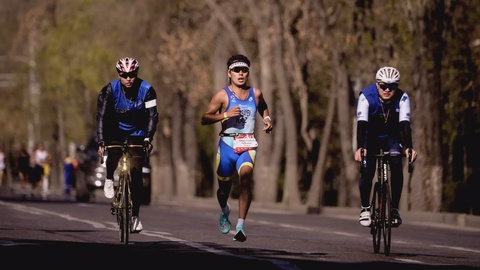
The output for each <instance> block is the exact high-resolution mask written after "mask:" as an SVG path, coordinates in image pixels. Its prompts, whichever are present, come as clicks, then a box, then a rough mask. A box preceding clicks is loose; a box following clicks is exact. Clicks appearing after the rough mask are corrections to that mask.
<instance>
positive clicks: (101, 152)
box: [97, 141, 105, 156]
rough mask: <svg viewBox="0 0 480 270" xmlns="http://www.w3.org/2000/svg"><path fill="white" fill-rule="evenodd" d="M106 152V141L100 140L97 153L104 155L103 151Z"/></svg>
mask: <svg viewBox="0 0 480 270" xmlns="http://www.w3.org/2000/svg"><path fill="white" fill-rule="evenodd" d="M104 152H105V142H104V141H101V142H98V150H97V153H98V154H99V155H100V156H103V153H104Z"/></svg>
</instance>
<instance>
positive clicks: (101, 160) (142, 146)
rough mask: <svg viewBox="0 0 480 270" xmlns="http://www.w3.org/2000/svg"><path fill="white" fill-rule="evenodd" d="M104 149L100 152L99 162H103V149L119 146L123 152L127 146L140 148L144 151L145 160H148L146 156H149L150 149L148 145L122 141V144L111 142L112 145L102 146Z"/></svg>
mask: <svg viewBox="0 0 480 270" xmlns="http://www.w3.org/2000/svg"><path fill="white" fill-rule="evenodd" d="M104 148H105V149H104V151H103V152H102V155H101V156H100V164H103V163H104V162H105V160H104V157H105V150H107V149H108V148H121V149H122V152H123V153H125V152H126V150H127V149H128V148H142V149H143V152H144V153H145V162H147V161H148V158H149V156H150V151H149V150H148V146H145V145H141V144H127V143H124V144H123V145H122V144H112V145H107V146H105V147H104Z"/></svg>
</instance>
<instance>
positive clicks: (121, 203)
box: [117, 174, 125, 243]
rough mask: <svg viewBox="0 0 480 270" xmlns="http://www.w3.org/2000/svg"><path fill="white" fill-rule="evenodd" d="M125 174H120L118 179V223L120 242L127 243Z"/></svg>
mask: <svg viewBox="0 0 480 270" xmlns="http://www.w3.org/2000/svg"><path fill="white" fill-rule="evenodd" d="M123 177H124V176H123V174H120V176H119V179H118V185H119V187H118V192H119V194H118V196H119V200H118V208H117V221H118V232H119V236H120V242H122V243H124V242H125V199H124V198H125V191H124V184H123V183H124V181H123Z"/></svg>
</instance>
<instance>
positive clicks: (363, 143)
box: [357, 121, 368, 149]
mask: <svg viewBox="0 0 480 270" xmlns="http://www.w3.org/2000/svg"><path fill="white" fill-rule="evenodd" d="M367 126H368V122H367V121H357V149H359V148H367Z"/></svg>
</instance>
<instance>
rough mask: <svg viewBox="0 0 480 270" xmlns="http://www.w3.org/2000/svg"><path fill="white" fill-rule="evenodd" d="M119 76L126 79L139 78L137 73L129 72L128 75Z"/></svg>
mask: <svg viewBox="0 0 480 270" xmlns="http://www.w3.org/2000/svg"><path fill="white" fill-rule="evenodd" d="M118 76H120V77H122V78H124V79H126V78H128V77H130V78H136V77H137V73H136V72H128V73H122V74H118Z"/></svg>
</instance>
